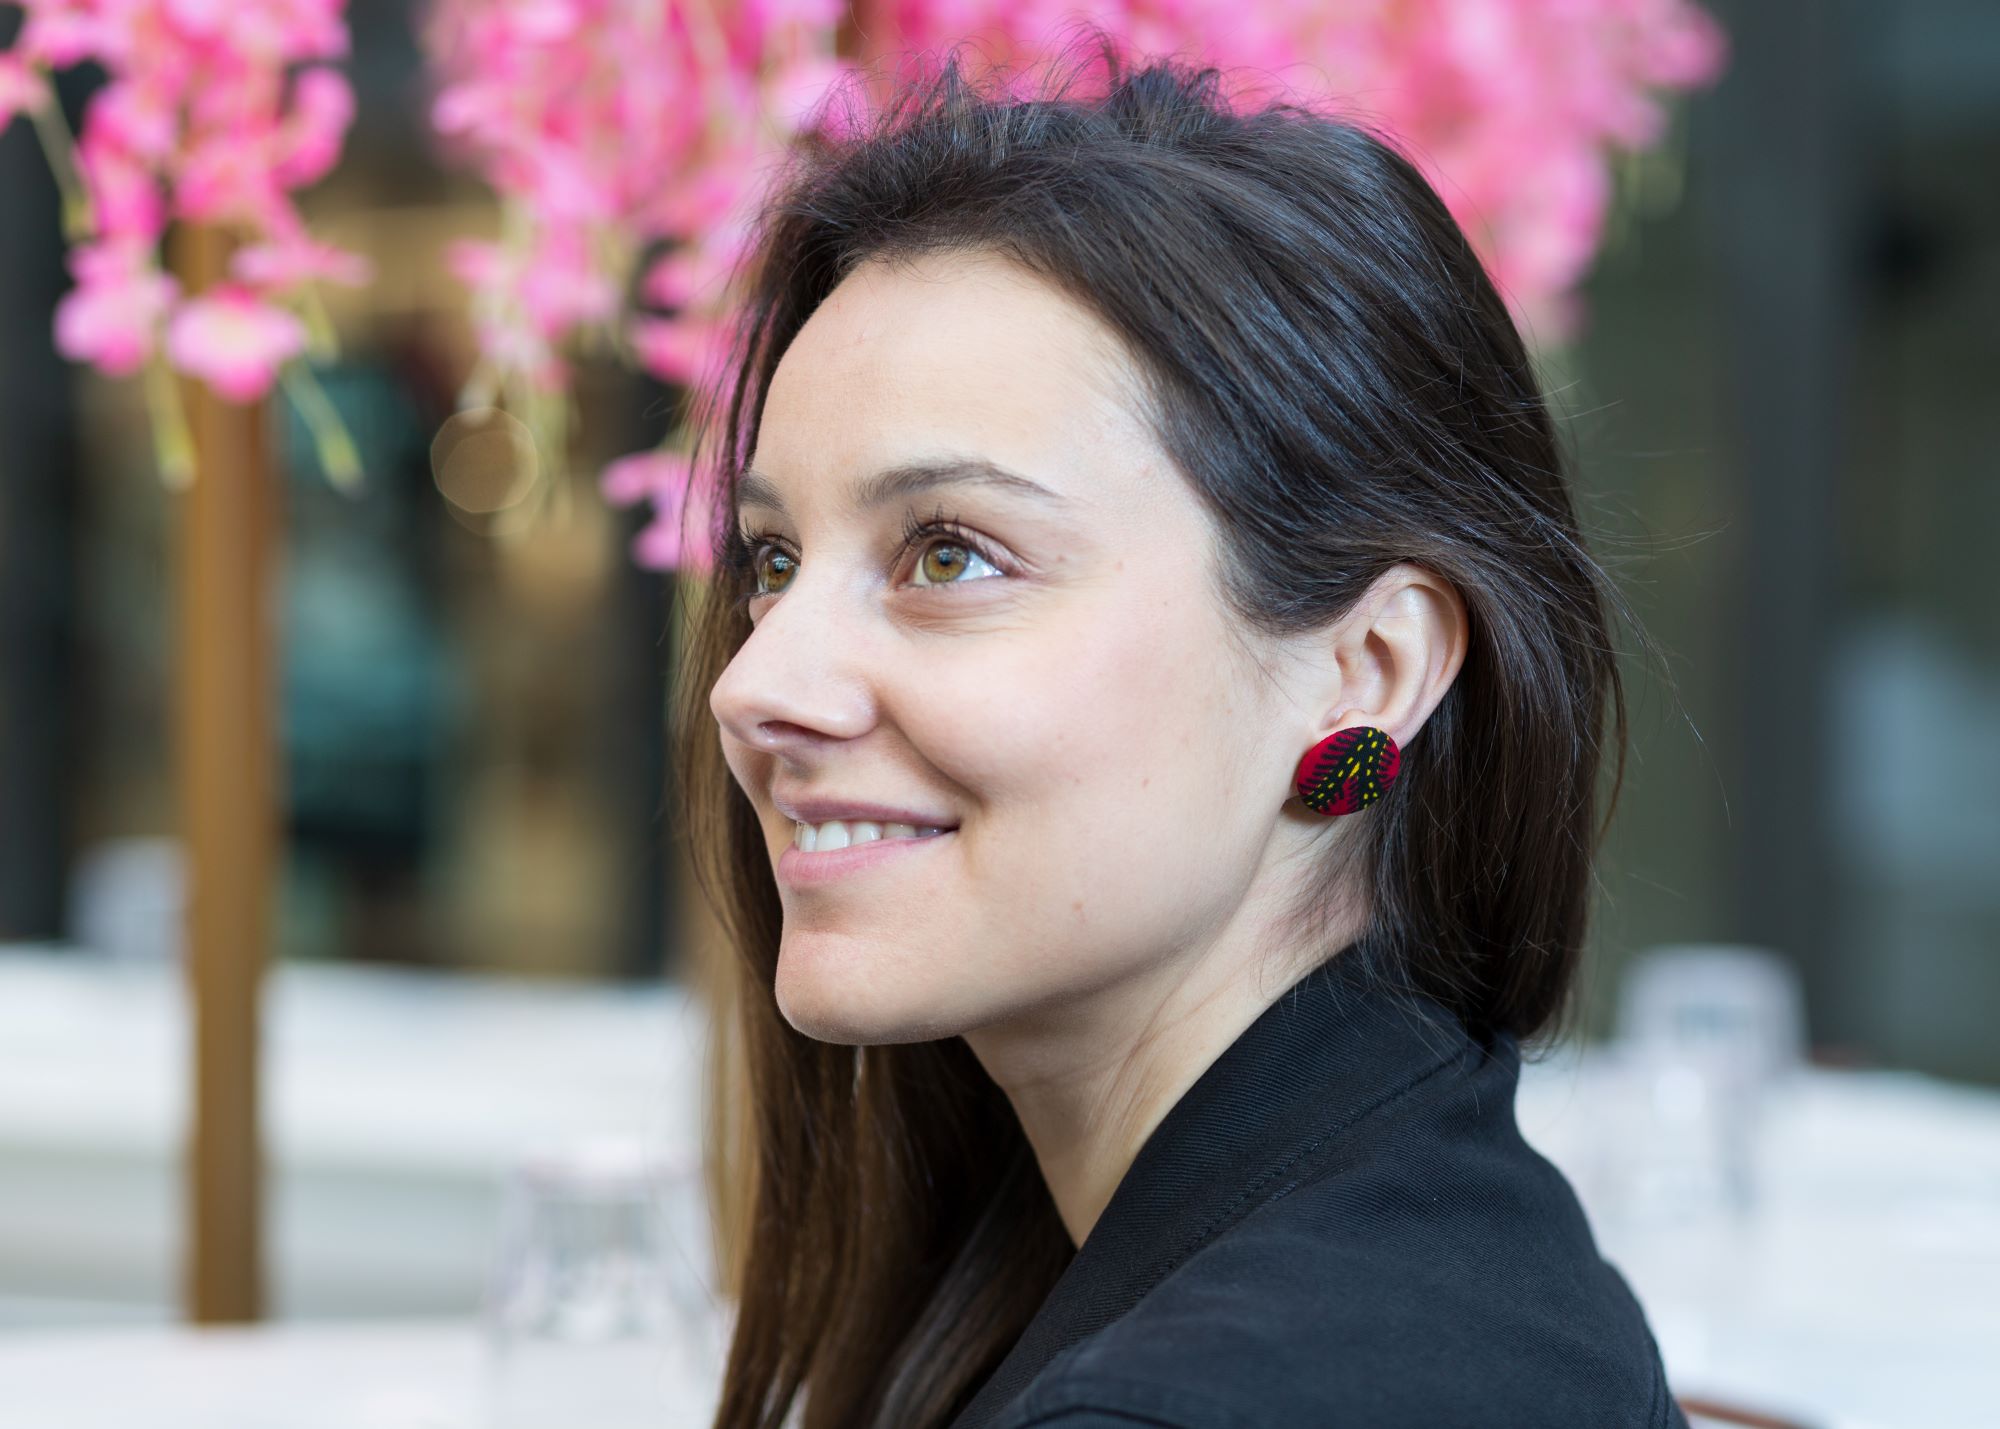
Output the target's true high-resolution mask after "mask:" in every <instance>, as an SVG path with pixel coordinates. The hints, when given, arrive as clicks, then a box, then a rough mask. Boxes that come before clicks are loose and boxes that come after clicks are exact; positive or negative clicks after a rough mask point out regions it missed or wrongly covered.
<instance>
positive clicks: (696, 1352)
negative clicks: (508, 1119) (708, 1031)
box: [484, 1139, 717, 1429]
mask: <svg viewBox="0 0 2000 1429" xmlns="http://www.w3.org/2000/svg"><path fill="white" fill-rule="evenodd" d="M705 1222H706V1210H705V1206H704V1203H703V1201H702V1198H701V1183H700V1175H699V1165H698V1162H697V1161H695V1160H693V1159H691V1158H671V1157H667V1156H663V1155H661V1154H658V1153H656V1152H654V1151H652V1150H650V1149H649V1148H647V1147H646V1146H644V1145H643V1144H641V1143H638V1142H634V1141H628V1140H619V1139H610V1140H603V1139H600V1140H593V1141H588V1142H581V1143H577V1144H574V1145H570V1146H566V1147H561V1148H556V1149H552V1150H545V1151H542V1152H539V1153H536V1154H534V1155H531V1156H529V1157H527V1158H524V1159H523V1160H522V1161H521V1162H520V1163H518V1164H517V1165H516V1166H515V1167H514V1168H513V1170H512V1171H511V1173H510V1174H509V1176H508V1178H507V1183H506V1186H505V1190H504V1195H503V1202H502V1225H501V1238H500V1248H499V1252H498V1255H497V1257H496V1261H495V1268H494V1275H493V1279H492V1282H491V1285H490V1288H489V1291H488V1295H487V1300H486V1305H485V1315H484V1330H485V1341H486V1361H485V1364H486V1373H485V1390H486V1409H487V1415H486V1420H487V1423H488V1425H489V1426H491V1429H574V1426H576V1425H590V1426H593V1429H639V1426H641V1425H643V1426H646V1429H658V1426H659V1425H661V1424H663V1423H667V1422H671V1421H672V1419H673V1416H674V1412H675V1411H676V1410H678V1409H685V1407H686V1406H687V1405H688V1404H689V1403H690V1397H691V1396H692V1395H698V1394H699V1393H700V1391H701V1388H702V1387H703V1386H704V1385H705V1384H706V1382H707V1381H708V1380H710V1379H712V1378H714V1376H715V1374H716V1370H717V1364H716V1359H717V1355H716V1345H715V1333H716V1320H715V1316H714V1314H713V1313H712V1308H711V1307H712V1304H713V1300H712V1297H711V1294H710V1286H711V1285H712V1283H713V1277H712V1275H711V1273H710V1269H711V1267H710V1265H709V1256H708V1243H709V1242H708V1235H707V1229H706V1224H705Z"/></svg>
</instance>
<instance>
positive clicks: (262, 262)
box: [229, 231, 375, 291]
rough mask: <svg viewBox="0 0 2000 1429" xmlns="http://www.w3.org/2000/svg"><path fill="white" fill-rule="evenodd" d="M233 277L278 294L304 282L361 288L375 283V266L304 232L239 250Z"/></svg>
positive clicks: (232, 261) (233, 262)
mask: <svg viewBox="0 0 2000 1429" xmlns="http://www.w3.org/2000/svg"><path fill="white" fill-rule="evenodd" d="M229 271H230V274H231V276H233V277H234V278H236V279H237V280H238V281H239V282H242V283H246V284H248V285H249V286H251V287H253V288H259V289H263V290H266V291H277V290H282V289H285V288H293V287H297V286H298V285H299V284H301V283H312V282H325V283H337V284H339V285H341V286H342V287H347V288H358V287H360V286H362V285H363V284H365V283H368V282H370V281H372V280H373V278H374V276H375V265H374V264H373V263H372V262H370V261H369V260H368V259H367V258H366V257H364V256H362V255H361V254H358V253H350V252H348V251H347V250H346V249H344V248H336V247H335V246H334V245H333V244H331V243H322V242H320V241H319V240H317V239H314V238H312V237H310V236H309V235H307V234H306V233H304V232H303V231H300V232H296V233H290V234H287V235H285V236H284V237H282V238H278V239H274V240H273V241H271V242H268V243H253V244H251V245H250V246H248V247H246V248H239V249H237V250H236V253H235V254H234V256H232V257H231V259H230V260H229Z"/></svg>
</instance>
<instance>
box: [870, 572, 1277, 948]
mask: <svg viewBox="0 0 2000 1429" xmlns="http://www.w3.org/2000/svg"><path fill="white" fill-rule="evenodd" d="M1225 653H1226V647H1225V646H1224V645H1223V644H1222V643H1221V637H1220V635H1219V634H1218V632H1217V631H1216V630H1215V628H1214V625H1213V623H1212V621H1211V620H1210V619H1208V618H1207V616H1206V613H1205V612H1202V611H1199V610H1192V609H1189V608H1187V607H1186V606H1184V605H1181V604H1177V603H1175V602H1173V601H1171V600H1167V599H1164V598H1156V599H1155V600H1153V601H1151V602H1141V603H1134V605H1133V606H1132V607H1130V608H1129V609H1127V610H1126V611H1125V612H1123V613H1122V614H1121V615H1117V616H1113V615H1109V614H1106V615H1098V616H1093V617H1089V618H1082V617H1079V618H1073V619H1064V620H1061V621H1050V622H1048V623H1047V624H1046V625H1045V626H1044V627H1041V628H1038V629H1037V630H1036V631H1035V632H1033V636H1032V638H1030V636H1029V635H1028V634H1027V633H1023V634H1021V635H1020V636H1018V637H1017V638H1013V639H1010V640H1009V641H1008V642H1007V644H1006V645H1005V647H1004V648H1003V647H1001V646H999V645H998V644H997V642H990V641H988V642H980V648H978V649H976V650H974V649H967V650H966V651H965V652H964V655H963V657H962V659H963V669H962V670H953V669H950V668H949V663H951V662H948V663H947V666H946V668H944V669H942V670H939V669H937V667H933V672H934V673H940V674H942V675H943V677H944V679H945V680H946V682H947V683H945V684H943V685H941V686H940V688H955V689H961V690H968V691H971V692H972V693H971V694H968V695H967V696H966V697H965V698H962V699H957V700H953V701H950V702H949V703H948V704H946V705H943V706H939V705H931V706H928V707H927V708H926V709H925V711H924V713H923V715H922V716H921V718H918V717H916V716H914V715H910V716H903V717H901V719H900V722H902V723H904V725H905V727H906V728H908V729H910V730H911V731H912V734H913V737H915V738H917V739H919V740H920V741H921V742H922V747H923V750H924V753H925V755H926V756H927V757H928V758H929V759H930V760H932V761H933V762H934V763H935V764H936V765H937V767H938V768H940V769H941V770H943V771H944V772H945V773H946V774H947V775H948V776H949V777H951V778H952V779H953V780H954V781H955V782H957V783H958V784H959V785H960V787H961V788H962V790H963V791H964V794H963V797H964V798H965V800H966V802H967V807H968V818H969V819H970V820H976V821H977V822H978V824H979V825H980V828H979V830H978V831H979V832H981V833H982V834H984V835H986V837H984V838H982V839H979V840H974V841H969V842H968V844H967V850H966V852H967V855H968V856H969V857H976V860H977V862H976V865H975V867H974V868H973V870H972V871H973V872H974V873H975V874H976V875H977V876H979V877H980V879H981V881H982V883H985V882H988V881H990V882H992V883H995V884H1002V885H1005V886H1007V887H1008V888H1009V891H1010V893H1012V894H1015V895H1019V896H1020V897H1021V898H1022V899H1023V900H1024V902H1026V903H1028V904H1031V905H1033V906H1036V907H1038V908H1054V909H1057V910H1059V911H1064V912H1066V913H1067V914H1068V915H1070V916H1072V917H1077V916H1080V917H1084V918H1088V919H1090V920H1091V921H1096V918H1097V917H1098V916H1102V917H1129V916H1132V914H1133V911H1134V910H1133V907H1132V904H1133V903H1134V902H1135V901H1141V900H1144V901H1157V900H1159V899H1161V898H1162V897H1170V898H1172V899H1173V900H1174V901H1180V896H1179V894H1177V893H1176V889H1175V885H1180V886H1181V887H1183V888H1185V889H1186V892H1187V893H1188V894H1190V895H1193V894H1196V891H1197V890H1196V888H1195V887H1193V886H1191V884H1190V880H1192V883H1193V884H1201V883H1204V882H1212V881H1214V879H1215V878H1216V877H1217V876H1218V875H1223V876H1225V877H1226V876H1227V871H1226V870H1225V869H1223V868H1219V867H1216V863H1217V856H1218V854H1219V853H1221V852H1222V849H1221V847H1219V845H1227V844H1228V843H1229V842H1230V841H1231V839H1232V837H1233V834H1232V832H1231V830H1232V828H1234V829H1241V828H1243V827H1244V826H1245V819H1246V816H1245V809H1244V807H1243V802H1242V801H1243V799H1244V798H1245V797H1246V795H1245V791H1244V790H1243V788H1242V787H1241V786H1242V784H1243V782H1244V781H1243V780H1242V778H1241V772H1240V766H1241V762H1242V757H1241V754H1240V750H1241V748H1242V742H1243V739H1244V736H1245V734H1246V730H1245V729H1244V728H1243V726H1242V724H1241V722H1240V720H1239V718H1238V713H1237V710H1236V708H1235V691H1236V684H1237V681H1238V680H1240V678H1241V677H1240V675H1239V674H1237V673H1236V672H1235V671H1234V670H1233V669H1232V668H1230V667H1229V666H1228V665H1227V664H1226V663H1225V660H1224V654H1225ZM919 730H920V731H921V732H919ZM1225 861H1226V860H1225ZM1078 904H1081V905H1082V906H1081V907H1078V906H1077V905H1078Z"/></svg>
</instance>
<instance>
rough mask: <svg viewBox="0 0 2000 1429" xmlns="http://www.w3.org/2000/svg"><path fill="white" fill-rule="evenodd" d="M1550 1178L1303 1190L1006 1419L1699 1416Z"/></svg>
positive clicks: (1192, 1269) (1199, 1427)
mask: <svg viewBox="0 0 2000 1429" xmlns="http://www.w3.org/2000/svg"><path fill="white" fill-rule="evenodd" d="M1527 1154H1528V1155H1529V1156H1533V1155H1534V1153H1532V1152H1528V1153H1527ZM1536 1159H1537V1160H1539V1158H1536ZM1543 1164H1544V1165H1546V1163H1543ZM1546 1175H1547V1176H1553V1177H1554V1178H1555V1181H1554V1183H1553V1184H1551V1183H1549V1182H1547V1181H1546V1180H1545V1179H1543V1178H1542V1177H1541V1176H1538V1175H1537V1173H1536V1172H1535V1170H1534V1167H1533V1165H1532V1164H1527V1165H1523V1166H1522V1167H1520V1168H1519V1169H1518V1174H1516V1175H1514V1176H1504V1175H1503V1176H1495V1175H1494V1174H1493V1173H1492V1170H1491V1168H1488V1171H1487V1173H1486V1174H1485V1175H1484V1176H1482V1178H1481V1180H1482V1184H1483V1186H1484V1191H1483V1193H1482V1194H1480V1195H1476V1196H1468V1195H1466V1194H1465V1190H1466V1188H1456V1189H1451V1188H1444V1189H1440V1188H1439V1187H1438V1186H1437V1185H1436V1184H1435V1183H1431V1184H1427V1181H1426V1178H1423V1177H1418V1178H1415V1179H1407V1180H1406V1179H1404V1178H1403V1177H1402V1176H1401V1175H1400V1174H1371V1173H1369V1172H1367V1171H1365V1170H1362V1171H1357V1170H1354V1169H1353V1168H1350V1169H1349V1172H1348V1173H1347V1174H1344V1175H1338V1176H1326V1177H1322V1178H1319V1179H1316V1180H1314V1181H1311V1182H1309V1183H1306V1184H1302V1185H1300V1186H1298V1187H1297V1188H1296V1189H1295V1190H1293V1191H1291V1192H1289V1193H1288V1194H1286V1195H1285V1196H1284V1197H1283V1198H1282V1199H1279V1200H1277V1201H1274V1202H1271V1203H1269V1204H1267V1205H1265V1206H1263V1207H1261V1208H1260V1209H1259V1210H1258V1211H1257V1212H1256V1213H1254V1214H1253V1215H1251V1216H1250V1217H1248V1218H1247V1219H1245V1220H1244V1221H1242V1222H1240V1223H1239V1224H1237V1225H1235V1226H1233V1227H1231V1228H1230V1229H1229V1230H1227V1231H1226V1232H1224V1233H1222V1234H1220V1235H1218V1236H1217V1237H1216V1238H1214V1239H1213V1240H1211V1241H1210V1242H1208V1243H1207V1244H1206V1245H1205V1246H1204V1247H1203V1248H1202V1249H1201V1250H1200V1251H1199V1252H1198V1253H1197V1254H1195V1255H1194V1256H1192V1257H1191V1258H1190V1259H1189V1260H1188V1261H1187V1262H1186V1263H1185V1264H1183V1265H1182V1266H1180V1267H1178V1268H1177V1269H1176V1270H1174V1271H1173V1272H1172V1273H1171V1274H1170V1275H1169V1276H1168V1277H1167V1278H1166V1279H1165V1280H1163V1281H1162V1282H1161V1283H1160V1284H1158V1285H1157V1286H1155V1287H1154V1288H1153V1289H1152V1290H1150V1291H1149V1292H1148V1293H1147V1294H1146V1295H1144V1296H1143V1297H1142V1298H1141V1299H1140V1300H1139V1302H1138V1303H1137V1305H1135V1306H1134V1307H1133V1309H1132V1310H1131V1311H1130V1312H1128V1313H1127V1314H1125V1315H1124V1316H1122V1317H1121V1318H1120V1319H1118V1320H1117V1321H1115V1322H1113V1323H1112V1324H1111V1325H1109V1326H1107V1327H1105V1328H1104V1329H1103V1330H1100V1331H1099V1332H1098V1333H1096V1334H1095V1335H1092V1336H1091V1337H1090V1338H1088V1339H1087V1340H1085V1341H1083V1342H1082V1343H1081V1344H1078V1345H1076V1346H1073V1347H1072V1348H1071V1349H1070V1350H1069V1351H1068V1352H1066V1353H1065V1354H1064V1355H1062V1356H1061V1357H1059V1358H1058V1359H1057V1360H1056V1361H1055V1362H1053V1363H1052V1364H1050V1365H1049V1367H1048V1369H1047V1371H1046V1372H1045V1373H1044V1375H1043V1376H1041V1377H1039V1378H1038V1379H1037V1381H1036V1383H1035V1384H1034V1386H1033V1387H1032V1388H1031V1390H1030V1391H1029V1393H1028V1394H1027V1395H1026V1396H1024V1399H1023V1401H1022V1404H1021V1405H1020V1408H1021V1409H1022V1410H1024V1411H1027V1412H1026V1414H1025V1416H1024V1417H1020V1418H1014V1417H1011V1416H1010V1417H1009V1419H1008V1420H1007V1429H1028V1426H1031V1425H1032V1426H1049V1429H1056V1427H1057V1426H1067V1429H1112V1426H1115V1425H1123V1426H1132V1425H1153V1426H1164V1429H1270V1426H1278V1425H1303V1424H1312V1425H1326V1426H1340V1425H1348V1424H1352V1425H1356V1426H1365V1429H1402V1426H1410V1427H1411V1429H1415V1426H1418V1425H1422V1426H1427V1429H1428V1426H1435V1425H1439V1424H1472V1423H1477V1424H1480V1425H1482V1426H1486V1429H1507V1426H1516V1425H1518V1426H1524V1429H1525V1426H1530V1425H1533V1426H1543V1425H1548V1424H1591V1425H1594V1426H1606V1429H1610V1426H1627V1425H1629V1426H1633V1429H1684V1420H1683V1419H1682V1418H1681V1417H1680V1414H1679V1411H1678V1410H1677V1409H1676V1408H1675V1406H1674V1404H1673V1400H1672V1396H1671V1395H1670V1393H1669V1392H1668V1389H1667V1385H1666V1379H1665V1373H1664V1369H1663V1367H1662V1365H1661V1363H1660V1358H1659V1351H1658V1348H1657V1346H1656V1344H1655V1342H1654V1340H1653V1337H1652V1334H1651V1332H1650V1329H1649V1328H1648V1326H1647V1324H1646V1321H1645V1316H1644V1313H1643V1311H1642V1310H1641V1309H1640V1307H1639V1305H1638V1303H1637V1301H1636V1300H1635V1299H1634V1298H1633V1297H1632V1294H1631V1291H1630V1289H1629V1288H1628V1286H1627V1285H1626V1283H1625V1281H1624V1279H1623V1277H1621V1276H1620V1275H1619V1274H1618V1272H1617V1270H1616V1269H1615V1268H1614V1267H1612V1266H1611V1265H1609V1264H1608V1263H1607V1262H1605V1261H1604V1260H1603V1259H1602V1258H1601V1257H1600V1256H1599V1255H1598V1254H1597V1251H1596V1248H1595V1245H1594V1244H1593V1243H1592V1241H1591V1238H1590V1235H1589V1231H1588V1227H1587V1224H1586V1223H1585V1222H1584V1220H1583V1217H1582V1213H1581V1211H1580V1209H1578V1208H1577V1207H1576V1206H1575V1203H1574V1201H1573V1199H1570V1198H1569V1197H1568V1195H1567V1183H1566V1182H1563V1181H1562V1180H1561V1177H1560V1174H1559V1173H1557V1172H1555V1171H1554V1169H1553V1168H1548V1169H1547V1172H1546Z"/></svg>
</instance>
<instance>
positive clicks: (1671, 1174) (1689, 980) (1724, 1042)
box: [1607, 943, 1805, 1220]
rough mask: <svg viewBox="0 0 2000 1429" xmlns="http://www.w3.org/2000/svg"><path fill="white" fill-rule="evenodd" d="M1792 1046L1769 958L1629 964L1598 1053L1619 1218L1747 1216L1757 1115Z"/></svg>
mask: <svg viewBox="0 0 2000 1429" xmlns="http://www.w3.org/2000/svg"><path fill="white" fill-rule="evenodd" d="M1804 1043H1805V1034H1804V1009H1803V997H1802V994H1801V991H1800V984H1799V977H1798V974H1797V972H1796V971H1795V970H1794V969H1793V968H1792V967H1791V965H1790V964H1789V963H1788V962H1786V961H1785V960H1784V959H1783V958H1781V957H1780V956H1779V955H1778V954H1776V953H1774V952H1772V951H1771V950H1769V949H1766V948H1758V947H1748V946H1744V945H1740V944H1714V943H1706V944H1677V945H1669V946H1665V947H1660V948H1655V949H1652V950H1650V951H1648V952H1646V953H1644V954H1641V955H1640V956H1639V957H1638V958H1636V959H1635V960H1634V961H1633V963H1632V964H1631V966H1630V967H1629V968H1628V970H1627V972H1626V975H1625V978H1624V981H1623V983H1622V984H1621V987H1620V990H1619V1004H1618V1019H1617V1035H1616V1039H1615V1041H1614V1042H1613V1044H1612V1046H1611V1047H1610V1048H1609V1049H1608V1051H1609V1052H1610V1054H1611V1055H1610V1057H1609V1058H1608V1066H1607V1072H1608V1080H1609V1083H1610V1085H1611V1086H1612V1088H1613V1089H1614V1090H1615V1099H1616V1102H1617V1103H1618V1106H1619V1115H1618V1122H1619V1124H1618V1125H1617V1128H1616V1133H1615V1136H1614V1138H1613V1143H1612V1144H1613V1147H1614V1150H1615V1156H1616V1158H1617V1162H1618V1165H1617V1166H1616V1167H1615V1168H1613V1170H1614V1175H1613V1179H1614V1181H1615V1182H1616V1183H1617V1184H1616V1185H1615V1187H1614V1197H1615V1199H1616V1200H1618V1201H1619V1202H1620V1203H1621V1205H1620V1209H1621V1210H1622V1211H1623V1212H1624V1213H1626V1214H1628V1215H1631V1216H1634V1217H1636V1218H1639V1219H1668V1220H1672V1219H1688V1218H1691V1217H1698V1216H1701V1215H1704V1214H1708V1213H1711V1212H1717V1211H1720V1212H1723V1213H1725V1214H1729V1215H1734V1216H1737V1217H1739V1218H1740V1217H1742V1216H1745V1215H1747V1214H1749V1213H1750V1212H1751V1210H1752V1209H1753V1208H1754V1206H1755V1204H1756V1199H1757V1182H1758V1176H1757V1163H1758V1149H1759V1132H1760V1130H1761V1126H1762V1120H1763V1115H1764V1111H1765V1106H1766V1103H1767V1100H1768V1098H1769V1096H1770V1094H1771V1093H1772V1091H1773V1090H1774V1089H1775V1088H1776V1087H1777V1086H1778V1085H1779V1084H1780V1083H1782V1082H1783V1081H1784V1080H1785V1079H1786V1078H1787V1077H1788V1076H1789V1075H1790V1074H1791V1073H1792V1071H1793V1070H1794V1069H1796V1068H1797V1067H1799V1066H1800V1065H1801V1064H1802V1063H1803V1061H1804Z"/></svg>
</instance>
